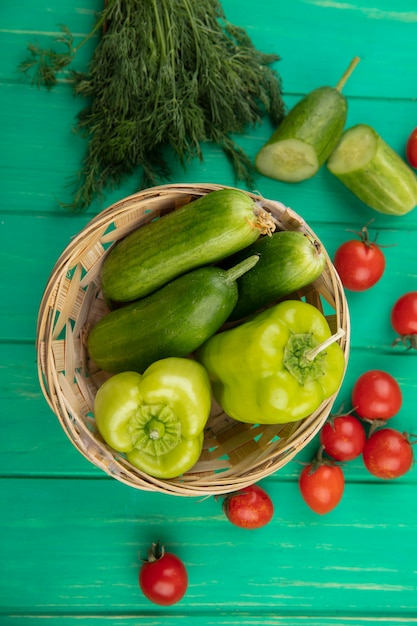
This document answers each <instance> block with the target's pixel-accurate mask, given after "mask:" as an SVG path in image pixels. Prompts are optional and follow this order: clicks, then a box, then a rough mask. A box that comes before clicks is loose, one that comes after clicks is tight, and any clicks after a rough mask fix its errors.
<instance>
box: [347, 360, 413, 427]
mask: <svg viewBox="0 0 417 626" xmlns="http://www.w3.org/2000/svg"><path fill="white" fill-rule="evenodd" d="M401 405H402V393H401V389H400V386H399V384H398V383H397V381H396V380H395V378H394V377H393V376H391V374H388V373H387V372H383V371H381V370H369V371H367V372H365V373H364V374H362V375H361V376H359V378H358V379H357V381H356V382H355V384H354V386H353V390H352V406H353V407H354V408H355V413H356V414H357V415H359V417H363V418H366V419H370V420H373V419H380V420H387V419H390V418H391V417H393V416H394V415H396V414H397V413H398V411H399V410H400V408H401Z"/></svg>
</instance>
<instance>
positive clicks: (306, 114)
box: [255, 57, 359, 183]
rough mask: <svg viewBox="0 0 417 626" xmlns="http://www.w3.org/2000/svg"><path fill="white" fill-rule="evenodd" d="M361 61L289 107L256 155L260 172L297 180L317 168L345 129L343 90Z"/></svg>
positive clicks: (353, 62) (283, 178) (277, 177)
mask: <svg viewBox="0 0 417 626" xmlns="http://www.w3.org/2000/svg"><path fill="white" fill-rule="evenodd" d="M358 61H359V58H358V57H355V58H354V59H353V61H352V62H351V63H350V65H349V67H348V69H347V70H346V72H345V73H344V74H343V76H342V78H341V79H340V81H339V82H338V84H337V85H336V87H327V86H325V87H319V88H318V89H315V90H314V91H312V92H310V93H309V94H307V95H306V96H304V98H302V99H301V100H300V101H299V102H298V103H297V104H296V105H295V106H294V107H293V108H292V109H291V110H290V111H289V113H288V115H287V116H286V117H284V119H283V121H282V122H281V123H280V125H279V126H278V128H277V130H276V131H275V132H274V134H273V135H272V137H271V138H270V139H269V141H267V142H266V144H265V145H264V146H263V147H262V148H261V149H260V151H259V152H258V154H257V156H256V159H255V167H256V169H257V170H258V171H259V172H260V173H261V174H263V175H264V176H268V177H270V178H275V179H277V180H281V181H284V182H289V183H296V182H300V181H302V180H306V179H307V178H311V177H312V176H314V174H316V172H318V170H319V169H320V168H321V166H322V165H323V163H324V162H325V161H326V160H327V159H328V157H329V156H330V154H331V153H332V151H333V149H334V148H335V146H336V144H337V142H338V141H339V139H340V136H341V134H342V132H343V128H344V126H345V123H346V116H347V102H346V98H345V97H344V95H343V94H342V93H341V91H342V88H343V86H344V84H345V83H346V81H347V79H348V77H349V76H350V74H351V73H352V71H353V69H354V68H355V66H356V65H357V63H358Z"/></svg>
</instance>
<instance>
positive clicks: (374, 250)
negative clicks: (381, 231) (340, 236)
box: [333, 227, 385, 291]
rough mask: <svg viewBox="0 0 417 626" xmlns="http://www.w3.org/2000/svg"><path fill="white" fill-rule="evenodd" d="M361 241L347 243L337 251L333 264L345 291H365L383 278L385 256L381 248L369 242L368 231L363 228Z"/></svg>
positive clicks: (354, 240) (355, 240)
mask: <svg viewBox="0 0 417 626" xmlns="http://www.w3.org/2000/svg"><path fill="white" fill-rule="evenodd" d="M358 235H359V237H360V238H359V239H351V240H349V241H345V242H344V243H342V245H341V246H339V248H338V249H337V250H336V253H335V255H334V259H333V264H334V266H335V268H336V270H337V273H338V274H339V276H340V280H341V281H342V284H343V286H344V288H345V289H348V290H349V291H365V290H366V289H369V288H370V287H372V286H373V285H375V283H377V282H378V280H379V279H380V278H381V277H382V275H383V273H384V271H385V255H384V253H383V252H382V250H381V248H380V247H379V246H378V245H377V244H376V243H375V242H373V243H372V242H370V241H369V235H368V230H367V228H366V227H363V228H362V230H361V231H360V233H358Z"/></svg>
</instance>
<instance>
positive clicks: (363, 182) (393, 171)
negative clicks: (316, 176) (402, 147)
mask: <svg viewBox="0 0 417 626" xmlns="http://www.w3.org/2000/svg"><path fill="white" fill-rule="evenodd" d="M327 168H328V170H329V171H330V172H331V173H332V174H333V175H334V176H336V178H338V179H339V180H340V181H341V182H342V183H343V184H344V185H345V186H346V187H347V188H348V189H349V190H350V191H351V192H352V193H353V194H355V196H356V197H357V198H359V199H360V200H361V201H362V202H364V203H365V204H366V205H368V206H369V207H371V208H372V209H374V210H375V211H378V212H379V213H385V214H387V215H404V214H405V213H408V212H409V211H411V210H412V209H414V207H415V206H417V176H416V175H415V173H414V172H413V170H412V169H411V168H410V167H409V166H408V165H407V163H406V162H405V161H404V160H403V159H402V158H401V157H400V156H399V154H397V152H395V150H393V149H392V148H391V147H390V146H389V145H388V144H387V143H386V142H385V141H384V140H383V139H382V138H381V136H380V135H379V134H378V133H377V132H376V131H375V130H374V129H373V128H372V127H371V126H368V125H367V124H357V125H356V126H352V127H351V128H349V129H347V130H346V131H345V132H344V133H343V135H342V137H341V139H340V142H339V144H338V146H337V147H336V149H335V150H334V152H333V154H332V155H331V157H330V158H329V160H328V162H327Z"/></svg>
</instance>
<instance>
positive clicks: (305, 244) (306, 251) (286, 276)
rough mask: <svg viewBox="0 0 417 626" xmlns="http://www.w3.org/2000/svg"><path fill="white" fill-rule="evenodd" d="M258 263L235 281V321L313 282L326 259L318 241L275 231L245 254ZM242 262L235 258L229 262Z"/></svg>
mask: <svg viewBox="0 0 417 626" xmlns="http://www.w3.org/2000/svg"><path fill="white" fill-rule="evenodd" d="M244 254H246V255H252V254H257V255H259V262H258V263H257V264H256V265H255V266H254V267H253V268H252V269H251V270H249V271H248V272H246V273H245V274H243V275H242V276H240V277H239V278H238V280H237V286H238V290H239V298H238V301H237V304H236V306H235V308H234V309H233V311H232V313H231V314H230V316H229V318H228V319H229V321H235V320H238V319H241V318H243V317H246V316H247V315H250V314H252V313H254V312H255V311H257V310H259V309H261V308H263V307H265V306H267V305H269V304H272V303H274V302H275V301H277V300H278V299H279V298H282V297H284V296H288V295H289V294H291V293H293V292H294V291H297V290H298V289H301V288H302V287H305V286H307V285H309V284H310V283H312V282H313V281H314V280H316V278H318V277H319V276H320V274H321V273H322V271H323V269H324V266H325V264H326V256H325V253H324V250H323V247H322V245H321V244H320V242H318V241H316V240H313V239H312V238H310V237H309V236H308V235H305V234H304V233H302V232H299V231H278V232H275V233H273V234H272V235H271V236H270V237H261V238H260V239H258V241H257V242H256V243H254V244H252V245H251V246H249V247H248V248H247V250H245V251H244ZM241 259H242V253H239V254H237V255H234V256H233V257H232V259H231V260H232V262H233V263H237V262H239V261H240V260H241Z"/></svg>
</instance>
